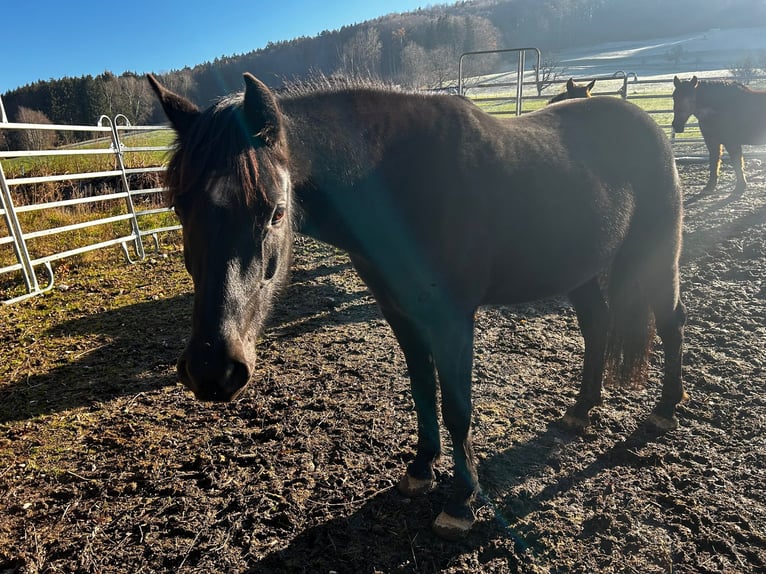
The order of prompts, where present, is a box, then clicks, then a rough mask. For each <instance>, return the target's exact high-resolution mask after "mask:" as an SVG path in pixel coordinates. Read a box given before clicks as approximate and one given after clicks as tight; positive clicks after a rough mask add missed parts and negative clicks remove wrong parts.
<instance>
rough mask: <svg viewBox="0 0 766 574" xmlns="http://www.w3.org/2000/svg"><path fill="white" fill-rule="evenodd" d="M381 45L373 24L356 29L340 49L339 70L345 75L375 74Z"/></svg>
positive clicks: (378, 68) (377, 71)
mask: <svg viewBox="0 0 766 574" xmlns="http://www.w3.org/2000/svg"><path fill="white" fill-rule="evenodd" d="M381 52H382V45H381V42H380V33H379V32H378V29H377V28H375V27H374V26H369V27H364V28H361V29H360V30H358V31H357V32H356V33H355V34H354V35H353V36H352V37H351V39H350V40H349V41H348V42H346V43H345V44H343V47H342V48H341V51H340V54H339V56H340V70H339V71H340V72H341V73H343V74H345V75H347V76H377V75H378V74H379V72H380V58H381Z"/></svg>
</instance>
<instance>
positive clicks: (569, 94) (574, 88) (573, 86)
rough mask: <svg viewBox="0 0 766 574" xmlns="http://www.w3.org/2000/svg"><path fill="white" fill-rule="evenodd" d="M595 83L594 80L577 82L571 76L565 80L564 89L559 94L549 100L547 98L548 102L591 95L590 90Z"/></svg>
mask: <svg viewBox="0 0 766 574" xmlns="http://www.w3.org/2000/svg"><path fill="white" fill-rule="evenodd" d="M595 85H596V80H591V81H590V82H588V83H587V84H578V83H576V82H575V81H574V80H573V79H572V78H569V79H568V80H567V87H566V90H565V91H563V92H561V93H560V94H557V95H556V96H554V97H553V98H551V99H550V100H548V103H549V104H553V103H555V102H562V101H564V100H574V99H577V98H590V96H591V93H590V92H591V90H592V89H593V86H595Z"/></svg>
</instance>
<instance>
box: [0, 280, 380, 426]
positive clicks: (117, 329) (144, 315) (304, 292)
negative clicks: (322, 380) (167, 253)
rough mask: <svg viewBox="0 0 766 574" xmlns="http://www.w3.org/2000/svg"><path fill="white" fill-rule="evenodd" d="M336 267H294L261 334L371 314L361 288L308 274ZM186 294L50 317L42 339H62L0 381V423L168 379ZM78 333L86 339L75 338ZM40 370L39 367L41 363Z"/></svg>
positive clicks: (180, 344)
mask: <svg viewBox="0 0 766 574" xmlns="http://www.w3.org/2000/svg"><path fill="white" fill-rule="evenodd" d="M335 271H337V269H334V268H326V269H325V268H320V269H318V270H317V272H316V273H314V272H313V271H312V272H304V273H297V274H296V275H295V277H294V282H293V283H291V285H290V286H289V287H288V288H287V289H286V291H285V292H284V293H283V294H282V296H281V297H280V299H279V301H278V303H277V304H276V306H275V309H274V313H273V320H272V321H271V322H270V323H269V324H268V325H267V328H266V334H267V335H269V334H271V333H273V335H272V336H274V337H277V338H280V339H298V338H300V337H301V336H302V335H303V334H305V333H307V332H310V331H312V330H314V329H317V328H318V327H320V326H322V325H324V324H328V323H329V324H336V325H338V324H348V323H353V322H364V321H369V320H372V319H376V318H378V317H379V316H380V315H379V312H378V310H377V307H376V306H375V304H374V303H373V302H372V300H371V299H370V300H369V301H362V302H361V303H360V304H353V305H351V307H352V309H351V310H345V309H340V310H339V309H338V308H339V307H345V306H348V305H350V304H352V303H354V302H355V301H356V300H357V299H360V298H364V297H365V296H366V294H365V293H364V292H361V293H360V292H348V291H343V290H340V289H338V288H337V287H335V286H333V285H332V284H329V283H322V282H313V281H312V280H313V279H315V278H316V277H321V276H322V275H327V274H331V273H334V272H335ZM191 309H192V295H191V294H186V295H179V296H176V297H172V298H169V299H161V300H157V301H145V302H141V303H136V304H133V305H126V306H124V307H120V308H117V309H114V310H111V311H105V312H102V313H96V314H92V315H86V316H84V317H78V318H75V319H71V320H68V321H64V322H63V323H60V324H57V325H55V326H53V327H51V328H50V329H48V330H47V331H45V332H44V333H42V334H41V335H40V339H41V340H42V341H46V340H48V339H51V338H52V339H54V340H57V341H66V340H67V339H69V338H71V340H72V341H73V343H72V344H71V346H69V345H67V344H63V345H62V346H61V348H60V350H59V352H60V356H59V358H58V359H57V360H56V361H55V362H54V363H53V366H52V368H49V369H48V370H46V371H45V372H40V373H35V374H32V375H31V376H29V375H27V374H24V375H23V376H20V377H18V380H11V381H7V382H5V384H4V385H3V387H1V388H0V424H2V423H5V422H10V421H14V420H22V419H27V418H33V417H36V416H39V415H43V414H48V413H52V412H58V411H62V410H66V409H71V408H77V407H82V406H87V405H91V404H93V403H97V402H103V401H108V400H110V399H113V398H115V397H119V396H125V395H135V394H138V393H141V392H148V391H152V390H157V389H161V388H163V387H168V386H172V385H175V384H176V383H177V378H176V374H175V363H176V360H177V357H178V355H179V354H180V353H181V352H182V351H183V348H184V346H185V344H186V340H187V339H188V336H189V329H190V324H191ZM83 339H85V340H87V341H88V343H82V340H83ZM41 370H42V369H41Z"/></svg>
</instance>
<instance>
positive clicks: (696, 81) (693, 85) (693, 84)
mask: <svg viewBox="0 0 766 574" xmlns="http://www.w3.org/2000/svg"><path fill="white" fill-rule="evenodd" d="M699 83H700V81H699V79H698V78H697V76H692V88H696V87H697V86H699Z"/></svg>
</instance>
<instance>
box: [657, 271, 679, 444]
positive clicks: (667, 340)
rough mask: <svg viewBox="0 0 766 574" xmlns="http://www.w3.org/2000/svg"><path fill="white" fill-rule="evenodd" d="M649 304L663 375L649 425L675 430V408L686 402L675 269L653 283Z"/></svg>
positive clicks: (676, 423) (676, 422) (676, 421)
mask: <svg viewBox="0 0 766 574" xmlns="http://www.w3.org/2000/svg"><path fill="white" fill-rule="evenodd" d="M650 303H651V305H652V308H653V310H654V317H655V323H656V326H657V334H658V335H659V336H660V339H661V341H662V348H663V354H664V358H665V372H664V374H663V380H662V395H661V397H660V401H659V402H658V403H657V405H656V406H655V407H654V410H653V411H652V414H651V416H650V417H649V421H648V422H649V423H650V424H652V425H653V426H655V427H657V428H658V429H660V430H672V429H675V428H677V427H678V419H677V418H676V414H675V413H676V406H677V405H678V403H680V402H681V401H682V400H684V399H685V398H686V393H685V392H684V387H683V382H682V378H681V363H682V352H683V349H682V348H683V341H684V324H685V323H686V307H685V306H684V304H683V303H682V302H681V299H680V297H679V294H678V267H677V266H674V269H673V272H672V275H671V276H670V277H668V278H666V279H665V280H664V281H662V282H655V283H654V289H653V290H651V291H650Z"/></svg>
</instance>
